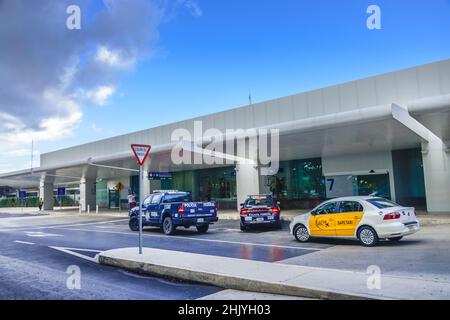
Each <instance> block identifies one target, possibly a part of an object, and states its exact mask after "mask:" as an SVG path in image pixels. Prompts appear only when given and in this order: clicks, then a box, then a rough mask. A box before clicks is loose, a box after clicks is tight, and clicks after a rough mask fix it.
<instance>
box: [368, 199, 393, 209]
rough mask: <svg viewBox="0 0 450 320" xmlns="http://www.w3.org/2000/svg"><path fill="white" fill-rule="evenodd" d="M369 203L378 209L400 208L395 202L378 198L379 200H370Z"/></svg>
mask: <svg viewBox="0 0 450 320" xmlns="http://www.w3.org/2000/svg"><path fill="white" fill-rule="evenodd" d="M367 202H369V203H371V204H373V205H374V206H375V207H377V208H378V209H385V208H393V207H400V205H399V204H398V203H395V202H394V201H391V200H387V199H383V198H378V199H369V200H367Z"/></svg>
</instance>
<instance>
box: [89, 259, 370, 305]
mask: <svg viewBox="0 0 450 320" xmlns="http://www.w3.org/2000/svg"><path fill="white" fill-rule="evenodd" d="M98 261H99V263H100V264H102V265H108V266H112V267H118V268H121V269H125V270H128V271H132V272H136V273H140V274H147V275H152V276H159V277H164V278H171V279H178V280H183V281H189V282H196V283H203V284H208V285H214V286H217V287H221V288H224V289H233V290H241V291H251V292H259V293H268V294H278V295H289V296H298V297H304V298H312V299H322V300H375V299H376V298H374V297H370V296H365V295H358V294H353V293H347V292H339V291H331V290H330V291H327V290H324V289H316V288H311V287H300V286H292V285H288V284H281V283H275V282H270V281H267V280H254V279H246V278H237V277H233V276H229V275H225V274H220V273H214V272H204V271H196V270H192V269H187V268H180V267H176V266H168V265H163V264H154V263H146V262H141V261H133V260H128V259H123V258H117V257H111V256H108V252H107V251H106V252H103V253H100V254H99V255H98Z"/></svg>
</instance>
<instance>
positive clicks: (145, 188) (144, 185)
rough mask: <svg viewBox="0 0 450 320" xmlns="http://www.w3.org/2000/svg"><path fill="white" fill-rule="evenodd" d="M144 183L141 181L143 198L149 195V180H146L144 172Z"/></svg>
mask: <svg viewBox="0 0 450 320" xmlns="http://www.w3.org/2000/svg"><path fill="white" fill-rule="evenodd" d="M143 180H144V181H142V193H143V196H144V198H145V197H146V196H148V195H149V194H150V187H151V186H150V179H149V178H148V171H144V178H143Z"/></svg>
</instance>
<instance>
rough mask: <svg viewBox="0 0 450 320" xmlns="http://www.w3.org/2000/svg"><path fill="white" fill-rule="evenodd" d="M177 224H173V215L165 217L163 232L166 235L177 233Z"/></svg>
mask: <svg viewBox="0 0 450 320" xmlns="http://www.w3.org/2000/svg"><path fill="white" fill-rule="evenodd" d="M175 229H176V228H175V226H174V225H173V221H172V218H171V217H165V218H164V221H163V232H164V233H165V234H166V235H172V234H174V233H175Z"/></svg>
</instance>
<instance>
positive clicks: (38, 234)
mask: <svg viewBox="0 0 450 320" xmlns="http://www.w3.org/2000/svg"><path fill="white" fill-rule="evenodd" d="M25 234H26V235H27V236H28V237H33V238H45V237H63V235H62V234H54V233H45V232H40V231H25Z"/></svg>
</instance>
